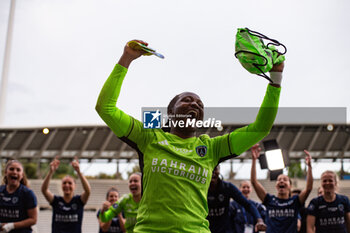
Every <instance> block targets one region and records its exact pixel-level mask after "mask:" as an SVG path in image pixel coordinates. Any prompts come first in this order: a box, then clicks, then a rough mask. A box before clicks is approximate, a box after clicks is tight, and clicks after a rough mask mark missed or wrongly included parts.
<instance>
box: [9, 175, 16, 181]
mask: <svg viewBox="0 0 350 233" xmlns="http://www.w3.org/2000/svg"><path fill="white" fill-rule="evenodd" d="M9 178H10V180H13V181H16V180H18V176H10V177H9Z"/></svg>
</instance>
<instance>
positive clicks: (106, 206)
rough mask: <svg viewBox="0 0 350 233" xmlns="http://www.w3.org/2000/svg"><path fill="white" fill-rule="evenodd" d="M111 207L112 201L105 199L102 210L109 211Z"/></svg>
mask: <svg viewBox="0 0 350 233" xmlns="http://www.w3.org/2000/svg"><path fill="white" fill-rule="evenodd" d="M109 207H111V203H110V202H109V201H105V202H103V204H102V208H101V211H102V212H105V211H107V210H108V209H109Z"/></svg>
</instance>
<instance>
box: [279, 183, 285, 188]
mask: <svg viewBox="0 0 350 233" xmlns="http://www.w3.org/2000/svg"><path fill="white" fill-rule="evenodd" d="M285 187H286V186H285V185H284V184H280V185H278V188H280V189H284V188H285Z"/></svg>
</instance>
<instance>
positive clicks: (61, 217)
mask: <svg viewBox="0 0 350 233" xmlns="http://www.w3.org/2000/svg"><path fill="white" fill-rule="evenodd" d="M51 206H52V233H81V224H82V220H83V212H84V203H83V202H82V201H81V199H80V195H76V196H74V197H73V198H72V200H71V201H70V202H69V203H66V202H65V201H64V199H63V197H61V196H56V195H55V196H54V198H53V201H52V203H51Z"/></svg>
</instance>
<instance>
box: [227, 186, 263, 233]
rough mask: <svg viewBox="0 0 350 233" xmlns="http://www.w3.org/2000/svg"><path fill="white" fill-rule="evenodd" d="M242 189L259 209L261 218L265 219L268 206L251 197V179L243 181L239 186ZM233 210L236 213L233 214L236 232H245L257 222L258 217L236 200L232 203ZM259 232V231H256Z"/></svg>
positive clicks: (233, 226)
mask: <svg viewBox="0 0 350 233" xmlns="http://www.w3.org/2000/svg"><path fill="white" fill-rule="evenodd" d="M239 189H240V191H241V192H242V194H243V196H244V197H245V198H247V200H248V201H249V202H250V203H251V204H253V205H254V206H255V207H256V209H257V210H258V212H259V214H260V216H261V218H262V219H263V220H264V221H265V217H266V208H265V206H264V205H262V204H261V203H258V202H255V201H253V200H251V199H250V194H251V192H252V186H251V184H250V182H249V181H246V180H245V181H242V182H241V183H240V186H239ZM230 205H231V208H232V210H233V211H234V213H233V214H232V221H231V223H232V228H234V229H235V230H234V232H235V233H244V232H245V230H247V229H252V228H253V227H252V226H254V225H255V224H256V219H255V218H254V216H253V215H252V214H251V213H250V212H249V211H247V209H246V208H245V207H244V206H242V205H241V204H240V203H238V202H236V200H234V201H232V202H231V203H230ZM254 232H257V231H254Z"/></svg>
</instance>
